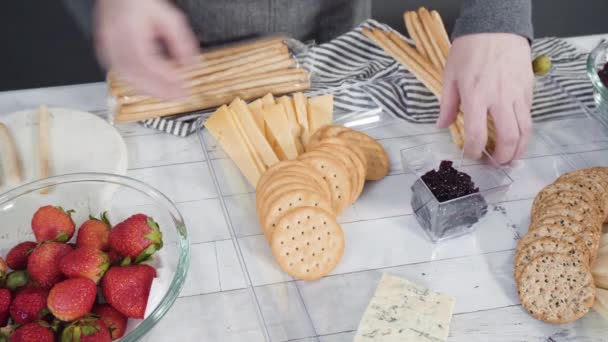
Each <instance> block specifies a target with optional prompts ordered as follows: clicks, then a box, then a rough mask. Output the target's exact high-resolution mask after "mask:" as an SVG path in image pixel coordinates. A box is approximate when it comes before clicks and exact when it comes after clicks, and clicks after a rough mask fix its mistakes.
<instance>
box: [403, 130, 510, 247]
mask: <svg viewBox="0 0 608 342" xmlns="http://www.w3.org/2000/svg"><path fill="white" fill-rule="evenodd" d="M483 159H484V160H485V161H487V162H483V161H476V160H469V159H465V158H463V156H462V151H461V150H459V149H458V148H457V147H456V145H454V144H453V143H452V142H451V141H449V140H446V141H443V140H441V141H435V142H432V143H427V144H423V145H419V146H414V147H410V148H406V149H403V150H401V160H402V162H403V167H404V169H405V172H406V173H413V174H414V175H416V180H415V181H414V184H412V201H411V205H412V210H413V211H414V214H415V216H416V219H417V221H418V223H420V225H421V226H422V228H423V230H424V232H425V233H426V235H427V236H428V237H429V239H430V240H431V241H433V242H440V241H442V240H446V239H451V238H455V237H458V236H461V235H464V234H468V233H471V232H473V231H474V230H475V229H476V228H477V226H478V224H477V222H479V220H480V219H481V218H482V217H483V216H484V215H485V214H486V212H487V206H488V203H489V202H495V201H497V200H498V199H499V196H500V194H502V193H503V192H504V190H506V189H507V188H508V187H509V186H510V185H511V184H512V183H513V180H512V179H511V177H509V175H508V174H507V173H506V172H505V171H504V170H503V169H502V168H500V167H495V166H493V165H498V164H497V163H496V162H494V161H493V159H492V157H491V156H490V155H489V154H487V153H486V152H484V158H483ZM444 160H448V161H452V162H453V164H452V167H454V168H455V169H456V170H458V171H461V172H464V173H466V174H468V175H469V176H471V179H472V181H473V182H474V183H475V187H477V188H479V192H477V193H473V194H470V195H467V196H462V197H458V198H455V199H452V200H449V201H444V202H440V201H439V200H438V199H437V198H436V197H435V195H434V194H433V193H432V192H431V190H430V189H429V188H428V187H427V185H426V183H424V181H423V180H422V176H423V175H424V174H425V173H427V172H428V171H431V170H437V169H438V168H439V165H440V163H441V162H442V161H444ZM492 164H493V165H492Z"/></svg>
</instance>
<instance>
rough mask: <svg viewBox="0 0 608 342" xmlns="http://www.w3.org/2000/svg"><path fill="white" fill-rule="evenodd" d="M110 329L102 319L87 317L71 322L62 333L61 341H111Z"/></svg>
mask: <svg viewBox="0 0 608 342" xmlns="http://www.w3.org/2000/svg"><path fill="white" fill-rule="evenodd" d="M110 341H112V337H111V336H110V329H108V326H107V325H106V324H105V322H104V321H103V320H101V319H97V318H95V317H85V318H83V319H81V320H78V321H76V322H73V323H71V324H70V325H68V326H67V327H66V328H65V329H63V333H61V342H110Z"/></svg>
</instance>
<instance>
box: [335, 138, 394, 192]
mask: <svg viewBox="0 0 608 342" xmlns="http://www.w3.org/2000/svg"><path fill="white" fill-rule="evenodd" d="M338 137H339V138H342V139H346V140H348V141H350V142H352V143H354V144H356V145H357V146H358V147H359V148H361V150H362V151H363V153H364V154H365V159H366V160H367V174H366V176H365V179H367V180H380V179H382V178H384V177H386V175H387V174H388V172H389V170H390V161H389V159H388V155H387V154H386V151H385V150H384V147H382V145H380V143H378V142H377V141H376V140H374V139H373V138H372V137H370V136H368V135H367V134H364V133H361V132H358V131H353V130H351V131H347V132H342V133H340V134H338Z"/></svg>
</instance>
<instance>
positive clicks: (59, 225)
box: [32, 205, 76, 242]
mask: <svg viewBox="0 0 608 342" xmlns="http://www.w3.org/2000/svg"><path fill="white" fill-rule="evenodd" d="M72 212H73V210H68V211H67V212H66V211H64V210H63V208H61V207H53V206H51V205H47V206H44V207H41V208H40V209H38V211H36V213H35V214H34V217H32V230H33V231H34V235H35V236H36V241H38V242H43V241H50V240H53V241H58V242H68V241H70V239H71V238H72V235H74V228H75V227H76V225H75V224H74V221H72V217H71V216H70V215H71V214H72Z"/></svg>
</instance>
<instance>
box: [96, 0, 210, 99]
mask: <svg viewBox="0 0 608 342" xmlns="http://www.w3.org/2000/svg"><path fill="white" fill-rule="evenodd" d="M198 46H199V45H198V41H197V39H196V37H195V35H194V33H193V32H192V30H191V29H190V26H189V23H188V20H187V19H186V17H185V15H184V14H183V13H182V12H180V11H179V9H177V8H175V7H174V6H173V5H172V4H171V3H169V2H168V1H167V0H98V1H97V4H96V7H95V47H96V51H97V55H98V58H99V61H100V62H101V64H102V65H104V66H105V67H106V68H108V69H112V70H113V71H116V72H118V73H119V74H120V75H121V77H122V78H124V79H125V80H126V81H127V82H128V83H129V84H130V85H131V86H132V87H133V88H134V89H135V90H136V91H138V92H141V93H143V94H146V95H151V96H154V97H156V98H160V99H163V100H176V99H183V98H185V97H187V96H188V92H187V90H186V89H185V87H184V85H183V82H184V81H183V80H182V79H180V77H179V75H178V74H177V73H176V72H175V66H176V65H186V64H190V63H192V62H193V61H194V60H195V57H196V55H197V54H198V49H199V47H198Z"/></svg>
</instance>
